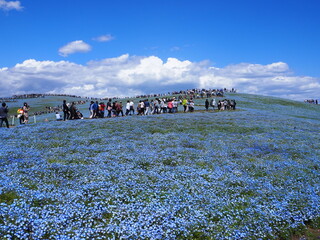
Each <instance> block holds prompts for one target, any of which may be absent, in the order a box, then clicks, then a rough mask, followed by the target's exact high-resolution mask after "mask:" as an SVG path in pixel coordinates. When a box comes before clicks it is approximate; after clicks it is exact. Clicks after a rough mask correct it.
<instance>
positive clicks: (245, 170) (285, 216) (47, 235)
mask: <svg viewBox="0 0 320 240" xmlns="http://www.w3.org/2000/svg"><path fill="white" fill-rule="evenodd" d="M232 97H233V98H235V99H236V100H237V102H238V105H239V108H240V111H222V112H212V111H208V112H205V111H204V112H195V113H192V114H183V113H178V114H160V115H152V116H132V117H124V118H111V119H91V120H87V119H85V120H77V121H66V122H58V121H51V122H39V123H36V124H30V125H26V126H17V127H15V128H11V129H4V128H2V129H0V131H1V138H2V148H1V150H0V159H1V160H0V172H1V175H0V235H1V236H3V239H8V240H9V239H276V240H278V239H293V236H295V235H299V236H302V235H304V234H305V235H306V237H309V238H310V239H311V238H312V236H314V239H316V237H318V236H317V232H316V231H317V230H314V231H315V232H313V230H309V231H307V229H308V228H309V229H310V228H313V229H319V226H320V158H319V156H320V141H319V140H320V134H319V127H320V117H319V108H318V106H311V105H306V104H303V103H301V104H300V103H297V102H293V101H289V100H288V101H287V100H282V99H276V98H269V97H262V96H254V95H244V94H234V95H232ZM200 104H201V103H200V102H199V105H200ZM238 105H237V106H238ZM308 234H309V235H308ZM312 234H313V235H312Z"/></svg>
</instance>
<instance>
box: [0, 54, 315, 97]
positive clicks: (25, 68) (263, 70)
mask: <svg viewBox="0 0 320 240" xmlns="http://www.w3.org/2000/svg"><path fill="white" fill-rule="evenodd" d="M0 79H6V84H5V85H3V86H2V88H1V89H0V96H3V97H4V96H11V95H14V94H21V93H34V92H44V93H65V94H76V95H81V96H92V97H114V96H119V97H121V96H123V97H124V96H135V95H140V94H151V93H163V92H168V91H176V90H185V89H190V88H224V87H226V88H236V89H237V90H238V91H239V92H243V93H254V94H262V95H271V96H278V97H284V98H291V99H296V100H303V99H305V98H315V99H316V98H318V97H319V95H318V93H319V91H320V79H319V78H313V77H307V76H295V75H294V74H293V73H292V72H291V71H290V68H289V66H288V65H287V64H286V63H283V62H278V63H271V64H268V65H260V64H249V63H240V64H235V65H229V66H226V67H224V68H216V67H212V66H210V64H209V63H208V62H191V61H180V60H178V59H176V58H168V59H167V60H166V61H163V60H162V59H160V58H159V57H156V56H149V57H139V56H129V55H128V54H125V55H122V56H119V57H116V58H108V59H103V60H101V61H91V62H89V63H88V64H86V65H79V64H76V63H72V62H68V61H59V62H54V61H36V60H33V59H30V60H26V61H24V62H22V63H20V64H17V65H16V66H14V67H12V68H8V67H5V68H2V69H0Z"/></svg>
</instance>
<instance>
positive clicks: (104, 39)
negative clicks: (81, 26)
mask: <svg viewBox="0 0 320 240" xmlns="http://www.w3.org/2000/svg"><path fill="white" fill-rule="evenodd" d="M113 39H114V37H113V36H112V35H110V34H107V35H102V36H99V37H96V38H93V40H94V41H97V42H109V41H111V40H113Z"/></svg>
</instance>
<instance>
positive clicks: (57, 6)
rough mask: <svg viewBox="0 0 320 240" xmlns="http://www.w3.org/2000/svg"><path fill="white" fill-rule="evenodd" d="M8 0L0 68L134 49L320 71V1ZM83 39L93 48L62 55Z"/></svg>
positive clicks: (218, 62) (134, 52)
mask: <svg viewBox="0 0 320 240" xmlns="http://www.w3.org/2000/svg"><path fill="white" fill-rule="evenodd" d="M8 2H11V1H9V0H0V8H1V4H2V9H0V29H1V37H0V68H3V67H9V68H10V67H13V66H15V65H16V64H17V63H22V62H23V61H25V60H27V59H35V60H37V61H45V60H49V61H55V62H58V61H61V60H65V61H70V62H73V63H76V64H86V63H87V62H89V61H92V60H94V61H99V60H102V59H106V58H115V57H118V56H121V55H123V54H129V55H130V56H157V57H159V58H160V59H162V60H163V61H166V59H167V58H169V57H172V58H177V59H179V60H180V61H184V60H189V61H191V62H200V61H203V60H209V61H210V63H211V65H212V66H214V67H218V68H222V67H225V66H228V65H230V64H240V63H251V64H261V65H266V64H271V63H275V62H284V63H286V64H288V66H289V67H290V71H292V72H294V74H295V75H299V76H310V77H316V78H318V77H320V1H319V0H304V1H302V0H223V1H221V0H218V1H216V0H211V1H209V0H193V1H190V0H183V1H182V0H117V1H106V0H91V1H84V0H77V1H76V0H72V1H71V0H20V1H18V2H19V4H20V9H17V8H16V9H13V8H12V9H5V4H7V3H8ZM106 35H108V36H109V37H110V36H111V38H112V39H110V40H109V41H105V42H101V41H96V40H95V38H97V37H99V36H106ZM77 40H79V41H80V40H81V41H83V42H84V43H85V44H87V46H90V50H87V51H84V52H77V51H76V50H75V51H74V52H71V53H68V54H65V55H61V54H59V49H61V48H62V47H63V46H66V45H67V44H69V43H71V42H73V41H77Z"/></svg>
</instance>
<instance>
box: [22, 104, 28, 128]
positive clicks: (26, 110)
mask: <svg viewBox="0 0 320 240" xmlns="http://www.w3.org/2000/svg"><path fill="white" fill-rule="evenodd" d="M22 110H23V116H24V123H28V122H29V111H30V106H29V105H28V103H26V102H25V103H24V104H23V107H22Z"/></svg>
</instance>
